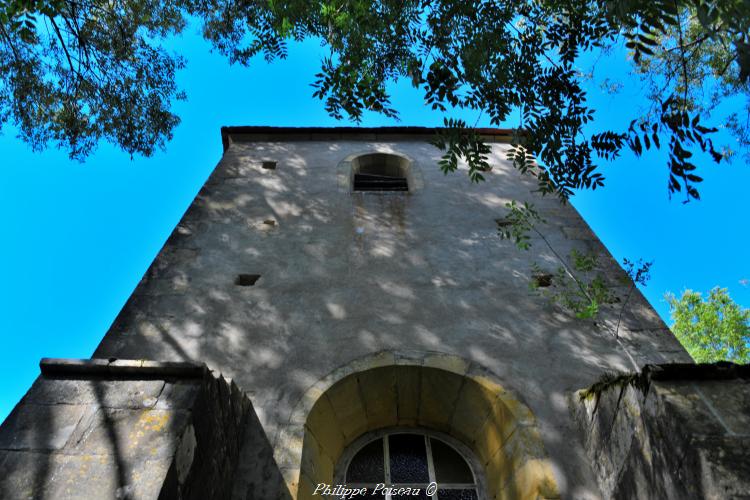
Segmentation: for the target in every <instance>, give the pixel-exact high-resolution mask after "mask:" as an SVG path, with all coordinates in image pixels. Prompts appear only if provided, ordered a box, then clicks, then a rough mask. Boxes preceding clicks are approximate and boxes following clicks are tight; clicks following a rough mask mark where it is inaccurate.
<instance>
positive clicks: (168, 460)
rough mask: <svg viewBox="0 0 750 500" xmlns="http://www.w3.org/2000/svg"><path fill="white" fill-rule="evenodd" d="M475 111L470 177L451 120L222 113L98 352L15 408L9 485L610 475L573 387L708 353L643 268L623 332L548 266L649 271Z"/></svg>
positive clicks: (536, 483) (49, 493) (191, 492)
mask: <svg viewBox="0 0 750 500" xmlns="http://www.w3.org/2000/svg"><path fill="white" fill-rule="evenodd" d="M479 132H480V133H481V134H482V135H483V136H484V137H485V139H486V140H487V141H489V142H490V143H491V144H492V153H491V157H490V161H491V165H492V171H491V172H487V173H486V175H485V177H486V179H487V180H486V182H482V183H479V184H472V183H470V182H469V180H468V179H467V178H466V176H465V175H461V173H460V172H459V173H456V174H452V175H443V174H442V173H441V171H440V170H439V169H438V167H437V163H438V161H439V159H440V155H441V153H440V151H439V150H438V149H436V148H435V147H433V146H432V145H430V143H429V140H430V138H432V137H433V135H434V130H432V129H421V128H382V129H364V128H356V129H354V128H333V129H320V128H309V129H288V128H286V129H275V128H269V127H231V128H225V129H223V130H222V139H223V142H224V155H223V157H222V159H221V161H220V162H219V164H218V165H217V167H216V169H215V170H214V172H213V173H212V175H211V176H210V178H209V179H208V181H207V182H206V184H205V186H204V187H203V189H202V190H201V191H200V193H199V194H198V195H197V197H196V198H195V200H194V202H193V203H192V205H191V206H190V208H189V209H188V211H187V212H186V213H185V215H184V216H183V218H182V220H181V222H180V223H179V225H178V226H177V227H176V228H175V229H174V231H173V233H172V235H171V237H170V238H169V240H168V241H167V243H166V244H165V245H164V247H163V249H162V250H161V252H160V253H159V255H158V257H157V258H156V259H155V261H154V262H153V264H152V265H151V267H150V268H149V270H148V272H147V273H146V275H145V276H144V277H143V279H142V281H141V283H140V284H139V285H138V287H137V288H136V289H135V291H134V292H133V294H132V296H131V297H130V299H129V301H128V302H127V304H126V305H125V307H124V308H123V310H122V311H121V313H120V314H119V316H118V317H117V319H116V320H115V321H114V323H113V324H112V326H111V328H110V329H109V331H108V332H107V334H106V335H105V337H104V339H103V340H102V342H101V344H100V345H99V347H98V348H97V349H96V352H95V353H94V354H93V356H92V359H91V360H60V359H44V360H42V362H41V370H42V375H41V376H40V377H39V379H38V380H37V381H36V383H35V384H34V386H33V387H32V388H31V389H30V391H29V392H28V394H27V395H26V397H25V398H24V399H23V400H22V401H21V402H20V403H19V405H18V406H17V407H16V408H15V410H14V412H13V414H12V415H11V416H10V417H9V418H8V420H7V421H6V422H5V424H4V425H3V428H2V431H0V470H2V474H0V496H2V497H3V498H233V499H246V498H247V499H250V498H257V499H274V498H299V499H303V498H304V499H308V498H317V497H318V495H321V496H320V498H334V497H336V496H335V495H337V494H340V493H341V490H335V488H336V485H342V484H348V485H349V486H350V487H352V488H354V487H358V488H369V490H368V495H369V494H371V493H372V491H373V489H374V488H377V487H378V486H377V485H378V484H379V483H382V484H384V485H385V486H386V487H390V486H394V487H395V488H396V489H394V490H391V491H389V492H386V491H385V489H382V488H383V486H382V485H381V486H380V488H381V491H380V492H379V493H378V494H380V493H383V492H386V493H387V495H386V496H383V497H382V498H392V499H396V498H432V499H459V498H460V499H472V498H474V499H495V498H497V499H501V498H502V499H505V498H508V499H510V498H524V499H525V498H560V497H563V498H598V497H601V496H605V497H606V496H609V494H613V493H612V491H607V488H608V487H611V488H617V487H619V486H617V485H616V484H615V485H614V486H613V485H612V484H609V483H607V477H609V476H608V474H609V475H611V474H612V473H611V471H610V472H607V470H605V469H606V467H609V465H607V464H609V462H607V460H609V459H607V460H605V459H604V458H603V455H601V454H600V455H598V457H599V458H595V457H596V456H597V455H596V453H597V451H596V450H597V448H596V446H597V443H592V442H591V440H590V439H588V438H586V437H585V436H587V435H589V434H588V433H587V432H586V431H585V429H584V430H582V428H581V424H580V422H581V421H584V422H585V421H587V419H588V421H589V422H590V421H593V420H592V419H593V418H594V417H592V416H591V415H593V413H595V412H596V411H597V410H596V408H593V409H592V407H591V405H589V406H586V405H585V404H582V403H580V401H579V398H578V397H577V396H576V395H575V392H576V391H577V390H579V389H582V388H585V387H589V386H591V385H592V384H594V383H595V382H597V380H599V379H600V377H601V376H602V374H604V373H605V372H613V371H637V370H639V369H641V368H642V367H643V366H645V365H647V364H659V363H667V362H675V361H682V362H690V358H689V356H688V355H687V354H686V353H685V351H684V350H683V349H682V347H681V346H680V345H679V343H678V342H677V341H676V339H675V338H674V337H673V336H672V334H671V333H670V332H669V330H668V328H667V327H666V326H665V325H664V323H663V322H662V321H661V320H660V319H659V317H658V315H657V314H656V313H655V311H654V310H653V309H652V308H651V307H650V306H649V304H648V302H647V301H646V300H645V299H644V298H643V297H642V296H641V295H640V293H638V291H637V290H636V291H635V292H634V293H633V295H632V296H631V298H630V300H629V301H628V303H627V307H626V309H625V310H624V312H623V314H622V321H621V324H620V326H619V331H618V336H617V337H616V336H615V334H614V333H615V324H616V323H617V318H618V316H619V314H620V307H621V304H622V302H621V303H616V304H614V305H612V306H611V307H609V308H605V310H603V311H602V312H601V314H600V316H599V317H597V319H596V321H591V320H588V321H584V320H578V319H575V318H574V317H573V316H572V315H570V314H569V313H566V312H565V311H564V310H563V309H561V308H559V307H558V306H555V305H554V304H553V303H552V302H551V301H550V300H549V298H548V297H545V296H544V294H542V293H540V291H539V290H533V289H531V288H530V286H529V283H530V281H531V280H532V275H533V274H534V272H536V271H534V269H535V268H534V267H533V264H535V263H536V264H538V265H539V266H540V267H541V268H542V271H544V272H552V273H553V272H554V271H555V270H556V269H557V268H558V267H559V266H560V265H561V264H560V262H559V260H558V259H559V258H560V257H562V258H568V256H569V255H570V254H571V251H572V250H573V249H576V250H578V251H580V252H582V253H593V254H595V255H596V256H597V257H598V268H597V270H596V271H597V272H598V273H600V274H601V275H603V276H604V279H605V281H606V282H607V284H608V285H609V286H610V287H612V289H613V290H614V292H615V293H616V294H617V295H618V296H619V297H621V298H622V297H624V296H625V294H626V293H627V291H628V289H629V288H630V285H629V282H627V281H626V280H627V276H626V274H625V273H624V272H623V271H622V269H620V267H619V266H618V264H617V263H616V262H615V261H614V260H613V259H612V257H611V256H610V255H609V253H608V252H607V250H606V249H605V248H604V246H603V245H602V244H601V242H600V241H599V240H598V238H597V237H596V235H594V233H593V232H592V231H591V229H590V228H589V227H588V226H587V225H586V223H585V222H584V221H583V220H582V218H581V217H580V216H579V214H578V213H577V212H576V210H575V209H574V208H573V207H572V206H570V205H567V206H562V205H560V203H559V202H558V201H557V200H556V199H554V198H551V197H546V198H543V197H541V196H539V195H538V194H536V193H534V192H533V190H534V188H535V183H534V182H533V181H532V180H530V179H528V178H525V177H523V176H521V175H520V174H519V173H518V172H517V171H516V170H515V169H514V168H513V166H512V165H511V164H510V163H509V162H508V161H507V160H506V159H505V152H506V150H507V148H508V144H507V143H508V140H509V132H508V131H504V130H495V129H492V130H489V129H488V130H480V131H479ZM510 200H520V201H530V202H533V203H534V204H535V205H536V207H537V208H538V209H539V211H540V213H541V215H542V217H543V218H544V219H545V221H546V222H545V223H544V224H543V225H542V226H540V228H539V229H540V231H541V233H542V234H543V235H544V238H543V239H542V238H534V239H532V241H531V243H532V246H531V248H530V250H528V251H519V250H518V249H517V248H516V247H515V245H514V244H513V243H512V242H509V241H507V240H502V239H500V238H499V237H498V231H497V224H498V223H497V221H498V220H501V221H502V219H503V217H505V216H506V215H507V213H508V211H507V209H506V208H505V203H506V202H508V201H510ZM623 387H628V391H629V392H628V395H626V396H627V397H629V398H631V399H633V400H635V399H637V398H638V396H637V395H632V394H630V392H632V391H633V390H634V389H632V388H630V386H628V385H627V384H625V385H623ZM605 389H606V388H605ZM652 392H653V391H652ZM597 401H598V398H597ZM602 401H604V403H606V401H605V400H604V399H602ZM604 403H602V405H604ZM617 403H619V400H617ZM602 407H604V406H602ZM615 408H616V405H615ZM614 411H615V410H613V412H614ZM649 411H650V410H649ZM586 412H588V414H587V413H586ZM644 412H646V410H644ZM576 414H578V415H579V419H578V420H576V417H575V415H576ZM581 415H583V416H581ZM611 415H616V413H610V416H611ZM639 418H640V417H639ZM577 422H578V423H577ZM586 425H587V424H586V423H584V424H583V426H584V427H585V426H586ZM626 427H627V425H626V426H625V427H624V428H626ZM631 427H633V428H637V425H636V424H633V425H631ZM592 432H593V431H592ZM594 434H596V433H594ZM631 434H633V433H631ZM636 434H637V432H636ZM591 435H593V434H591ZM605 458H606V457H605ZM611 462H612V464H614V465H613V467H615V468H617V467H620V468H623V467H624V468H627V467H629V466H627V463H630V462H627V461H622V460H621V461H620V462H616V457H615V458H613V459H612V461H611ZM639 463H640V462H639ZM603 464H604V465H603ZM617 464H620V465H617ZM623 464H625V465H623ZM618 470H619V469H618ZM622 470H625V469H622ZM627 470H630V469H627ZM432 483H434V484H435V486H433V487H432V488H433V489H434V488H437V490H435V491H433V489H429V485H430V484H432ZM610 483H612V481H610ZM613 484H614V483H613ZM618 484H619V483H618ZM327 487H330V488H331V489H328V490H327V489H326V488H327ZM398 488H402V490H401V492H400V493H401V496H399V491H398ZM407 488H412V490H410V491H407ZM416 489H420V490H421V491H420V492H419V494H420V495H421V496H416V497H413V496H406V495H408V494H409V493H410V492H411V493H413V492H414V490H416ZM428 494H429V496H428ZM326 495H327V496H326ZM665 498H666V497H665Z"/></svg>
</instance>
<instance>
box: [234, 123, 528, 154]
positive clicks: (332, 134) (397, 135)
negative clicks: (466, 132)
mask: <svg viewBox="0 0 750 500" xmlns="http://www.w3.org/2000/svg"><path fill="white" fill-rule="evenodd" d="M440 130H443V127H267V126H231V127H221V143H222V144H223V146H224V151H226V150H227V149H228V148H229V145H230V144H231V143H232V142H250V141H329V140H363V141H371V140H388V141H392V140H414V139H428V140H429V139H432V138H434V136H435V133H436V132H438V131H440ZM473 130H474V132H476V133H477V134H479V136H480V137H482V138H483V139H485V140H487V141H490V142H510V140H511V139H512V138H513V136H514V135H524V133H523V131H514V130H513V129H507V128H475V129H473Z"/></svg>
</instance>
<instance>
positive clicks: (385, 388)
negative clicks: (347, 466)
mask: <svg viewBox="0 0 750 500" xmlns="http://www.w3.org/2000/svg"><path fill="white" fill-rule="evenodd" d="M289 425H290V428H289V429H288V431H287V435H288V436H291V437H292V438H294V439H290V440H289V443H293V442H298V443H299V445H295V446H291V445H290V447H291V448H293V450H299V452H296V451H293V453H292V455H295V456H296V453H300V455H299V456H298V458H294V457H293V456H292V457H291V458H290V456H289V455H286V456H285V455H284V453H283V450H282V451H279V450H280V449H279V448H278V447H277V453H278V455H277V462H279V463H284V464H288V466H289V465H292V466H293V465H294V464H298V466H297V467H298V468H297V467H289V469H288V471H287V475H286V477H287V480H288V481H289V484H290V490H291V492H292V494H293V495H294V496H295V497H296V498H298V499H307V498H315V497H314V496H313V491H314V490H315V486H316V485H318V484H320V483H327V484H333V482H334V480H335V466H336V464H338V463H339V461H340V460H341V457H342V456H343V453H344V452H345V450H346V449H347V448H348V447H349V446H351V445H352V443H354V442H355V441H356V440H357V439H359V438H361V436H363V435H366V434H367V433H370V432H374V431H379V430H383V429H389V428H396V427H398V428H407V429H408V428H412V429H425V430H428V431H433V432H439V433H444V434H445V435H447V436H450V437H451V438H453V439H455V440H457V441H458V442H460V443H462V444H463V445H464V446H466V447H467V448H468V449H469V450H471V453H472V454H473V455H474V456H476V457H477V459H478V461H479V463H480V464H481V468H482V474H483V477H485V478H486V496H485V497H484V498H488V499H494V498H508V499H521V498H537V497H542V498H555V497H557V496H558V490H557V486H556V481H555V478H554V475H553V473H552V467H551V464H550V463H549V460H548V458H547V454H546V451H545V449H544V445H543V443H542V440H541V437H540V434H539V432H538V430H537V427H536V420H535V418H534V416H533V414H532V413H531V411H530V410H529V409H528V408H527V407H526V406H525V405H523V404H522V403H521V402H520V401H519V400H518V399H517V398H516V397H514V396H513V394H512V393H510V392H508V391H507V390H505V389H504V388H503V387H502V386H501V385H500V384H499V383H498V382H497V381H496V380H495V379H494V377H493V376H492V375H491V374H489V373H488V372H487V371H486V370H484V369H482V368H481V367H479V366H477V365H474V364H473V363H468V362H466V361H464V360H463V359H461V358H459V357H457V356H452V355H445V354H438V353H411V354H409V355H406V356H401V355H399V354H396V353H392V352H381V353H378V354H375V355H373V356H369V357H367V358H365V359H360V360H356V361H354V362H352V363H350V364H348V365H347V366H345V367H342V368H340V369H338V370H336V371H334V372H333V373H331V374H330V375H329V376H328V377H325V378H324V379H323V380H321V381H320V382H319V383H318V384H316V385H314V386H313V387H311V388H310V389H309V390H308V391H307V394H306V395H305V397H304V398H303V399H302V400H301V401H300V403H299V405H298V407H297V409H296V410H295V411H294V413H293V415H292V418H291V419H290V424H289ZM295 436H298V437H295ZM297 440H298V441H297ZM297 446H299V448H297ZM287 448H289V447H287Z"/></svg>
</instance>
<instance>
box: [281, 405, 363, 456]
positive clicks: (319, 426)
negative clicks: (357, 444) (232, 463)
mask: <svg viewBox="0 0 750 500" xmlns="http://www.w3.org/2000/svg"><path fill="white" fill-rule="evenodd" d="M338 402H339V403H340V405H339V406H338V408H337V409H338V411H340V412H342V415H344V416H341V417H339V416H337V413H336V412H335V411H334V408H333V406H331V402H330V401H329V399H328V398H327V397H322V398H320V399H319V400H318V402H317V403H316V404H315V406H314V407H313V409H312V411H311V412H310V415H309V417H308V418H307V424H306V425H305V427H306V428H307V430H309V431H310V432H312V433H313V435H314V436H315V438H316V439H317V441H318V443H319V444H320V445H321V446H322V447H323V450H324V451H325V453H326V454H328V456H330V457H338V456H339V455H340V454H341V452H342V451H343V450H344V446H345V444H346V443H347V442H348V441H347V439H346V438H345V437H344V433H343V432H344V429H345V428H346V429H349V430H351V429H354V426H353V425H351V423H350V424H349V425H348V426H345V425H342V424H341V423H340V422H344V420H341V419H343V418H347V417H346V416H345V415H347V414H348V413H347V411H349V410H350V409H351V407H347V406H343V402H344V401H343V399H342V400H340V401H338ZM358 410H359V411H361V414H360V415H359V418H361V420H358V421H357V422H356V423H360V424H359V425H364V424H361V422H366V421H367V419H366V417H365V412H364V408H363V407H361V405H360V408H359V409H358ZM279 444H280V443H279ZM279 444H277V447H278V446H279Z"/></svg>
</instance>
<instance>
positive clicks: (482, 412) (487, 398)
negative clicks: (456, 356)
mask: <svg viewBox="0 0 750 500" xmlns="http://www.w3.org/2000/svg"><path fill="white" fill-rule="evenodd" d="M497 398H498V394H496V393H495V394H493V393H491V392H489V391H487V390H486V389H485V388H484V387H483V386H481V385H479V384H477V383H476V382H474V381H473V380H471V379H467V380H466V382H465V383H464V384H463V385H462V387H461V390H460V392H459V395H458V400H457V401H456V408H455V410H454V412H453V418H452V419H451V425H450V433H451V434H453V435H454V436H456V437H457V438H459V439H460V440H461V441H463V442H464V443H474V441H476V439H477V438H478V436H479V432H480V431H481V429H482V427H484V424H485V422H486V421H487V419H488V418H489V416H490V411H491V410H492V406H493V404H494V402H495V401H496V400H497Z"/></svg>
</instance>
